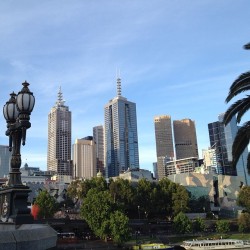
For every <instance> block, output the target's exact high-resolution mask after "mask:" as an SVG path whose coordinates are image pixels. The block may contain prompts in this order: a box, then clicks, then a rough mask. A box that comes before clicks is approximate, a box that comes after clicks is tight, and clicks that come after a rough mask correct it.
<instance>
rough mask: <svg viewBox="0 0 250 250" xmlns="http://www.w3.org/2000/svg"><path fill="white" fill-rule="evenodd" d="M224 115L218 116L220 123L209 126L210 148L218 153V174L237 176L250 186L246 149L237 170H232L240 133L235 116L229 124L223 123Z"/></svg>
mask: <svg viewBox="0 0 250 250" xmlns="http://www.w3.org/2000/svg"><path fill="white" fill-rule="evenodd" d="M223 117H224V113H222V114H220V115H219V116H218V121H216V122H212V123H209V124H208V133H209V139H210V146H211V148H213V149H214V150H215V152H216V157H217V165H218V172H219V173H222V174H226V175H237V176H242V177H243V178H244V180H245V181H244V182H245V184H248V185H249V184H250V176H249V175H248V171H247V155H248V150H247V149H245V151H244V152H243V154H242V155H241V157H240V158H239V161H238V162H237V165H236V169H233V168H232V165H231V161H232V145H233V141H234V138H235V136H236V134H237V131H238V129H239V128H238V126H237V122H236V118H235V116H234V117H233V118H232V119H231V121H230V122H229V123H228V124H227V126H225V125H224V123H223Z"/></svg>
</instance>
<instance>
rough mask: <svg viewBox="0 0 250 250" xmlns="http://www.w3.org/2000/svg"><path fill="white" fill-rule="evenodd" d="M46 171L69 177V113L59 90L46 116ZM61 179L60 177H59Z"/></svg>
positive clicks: (70, 173)
mask: <svg viewBox="0 0 250 250" xmlns="http://www.w3.org/2000/svg"><path fill="white" fill-rule="evenodd" d="M47 169H48V170H49V171H55V172H56V173H57V174H58V175H59V177H60V176H71V175H72V171H71V112H70V111H69V107H68V106H65V105H64V100H63V96H62V92H61V88H60V89H59V92H58V100H57V102H56V104H55V106H54V107H53V108H52V109H51V111H50V113H49V115H48V154H47ZM60 178H61V177H60Z"/></svg>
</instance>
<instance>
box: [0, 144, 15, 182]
mask: <svg viewBox="0 0 250 250" xmlns="http://www.w3.org/2000/svg"><path fill="white" fill-rule="evenodd" d="M11 156H12V152H10V151H9V146H5V145H0V178H1V177H4V176H7V175H9V171H10V160H11Z"/></svg>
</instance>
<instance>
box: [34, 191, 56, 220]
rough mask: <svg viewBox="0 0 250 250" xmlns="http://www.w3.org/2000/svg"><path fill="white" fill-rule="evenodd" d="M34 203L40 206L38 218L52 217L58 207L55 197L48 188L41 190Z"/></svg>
mask: <svg viewBox="0 0 250 250" xmlns="http://www.w3.org/2000/svg"><path fill="white" fill-rule="evenodd" d="M34 204H35V205H37V206H38V208H39V210H38V218H51V217H53V215H54V213H55V212H56V211H57V209H58V204H57V202H56V200H55V198H54V197H52V196H51V195H50V194H49V192H48V191H47V190H42V191H40V192H39V194H38V196H37V197H36V200H35V203H34Z"/></svg>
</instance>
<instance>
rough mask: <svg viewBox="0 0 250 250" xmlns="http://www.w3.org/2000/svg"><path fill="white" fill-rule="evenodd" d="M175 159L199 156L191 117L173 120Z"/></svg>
mask: <svg viewBox="0 0 250 250" xmlns="http://www.w3.org/2000/svg"><path fill="white" fill-rule="evenodd" d="M173 129H174V140H175V154H176V159H177V160H178V159H184V158H189V157H196V158H197V159H198V158H199V155H198V144H197V137H196V129H195V122H194V121H192V120H191V119H182V120H175V121H173Z"/></svg>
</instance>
